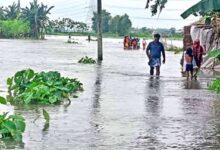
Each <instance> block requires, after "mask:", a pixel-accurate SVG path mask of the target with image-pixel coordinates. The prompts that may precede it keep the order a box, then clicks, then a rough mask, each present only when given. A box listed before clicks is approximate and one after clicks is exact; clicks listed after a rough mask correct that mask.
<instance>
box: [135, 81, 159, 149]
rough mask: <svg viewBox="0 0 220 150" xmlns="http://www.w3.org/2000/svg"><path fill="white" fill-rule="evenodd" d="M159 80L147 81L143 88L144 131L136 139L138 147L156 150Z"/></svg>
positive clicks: (157, 141)
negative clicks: (144, 146)
mask: <svg viewBox="0 0 220 150" xmlns="http://www.w3.org/2000/svg"><path fill="white" fill-rule="evenodd" d="M160 82H161V81H160V79H159V78H153V77H151V78H150V79H148V80H147V83H146V88H145V110H146V113H145V114H146V115H145V129H144V130H143V131H142V133H140V137H138V147H142V146H143V145H146V146H147V147H148V148H149V149H156V147H157V146H158V145H159V139H158V135H159V134H160V112H161V101H162V99H161V97H160V95H161V93H160V92H161V90H160V88H161V87H160V86H161V85H160Z"/></svg>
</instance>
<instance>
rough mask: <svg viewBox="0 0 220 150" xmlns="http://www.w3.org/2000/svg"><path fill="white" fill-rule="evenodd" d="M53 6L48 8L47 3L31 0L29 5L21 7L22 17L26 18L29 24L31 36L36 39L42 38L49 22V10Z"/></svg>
mask: <svg viewBox="0 0 220 150" xmlns="http://www.w3.org/2000/svg"><path fill="white" fill-rule="evenodd" d="M53 8H54V6H51V7H49V8H48V6H47V5H44V4H43V3H41V5H40V4H38V1H37V0H33V2H31V3H30V7H26V8H22V14H21V16H22V18H23V19H25V20H28V21H29V22H30V25H31V32H30V34H31V36H32V37H35V38H37V39H39V38H41V39H43V38H44V34H45V31H46V27H47V25H48V24H49V17H48V16H47V15H48V14H50V10H51V9H53Z"/></svg>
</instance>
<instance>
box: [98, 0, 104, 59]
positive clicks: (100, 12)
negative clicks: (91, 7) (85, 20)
mask: <svg viewBox="0 0 220 150" xmlns="http://www.w3.org/2000/svg"><path fill="white" fill-rule="evenodd" d="M97 3H98V5H97V8H98V9H97V28H98V30H97V31H98V60H99V61H102V60H103V53H102V0H97Z"/></svg>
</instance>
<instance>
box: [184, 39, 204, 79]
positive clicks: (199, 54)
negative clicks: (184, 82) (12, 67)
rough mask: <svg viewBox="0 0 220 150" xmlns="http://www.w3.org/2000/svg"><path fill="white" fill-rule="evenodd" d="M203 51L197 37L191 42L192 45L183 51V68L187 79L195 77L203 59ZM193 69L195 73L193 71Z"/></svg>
mask: <svg viewBox="0 0 220 150" xmlns="http://www.w3.org/2000/svg"><path fill="white" fill-rule="evenodd" d="M204 54H205V51H204V49H203V47H202V46H201V45H200V41H199V40H198V39H197V40H195V41H194V42H193V45H192V46H189V47H188V48H187V50H186V52H185V56H184V57H185V62H186V63H185V68H186V70H185V71H186V77H187V79H189V78H190V77H191V79H193V78H195V80H196V79H197V74H198V72H199V69H200V68H201V64H202V61H203V55H204ZM194 70H195V73H194Z"/></svg>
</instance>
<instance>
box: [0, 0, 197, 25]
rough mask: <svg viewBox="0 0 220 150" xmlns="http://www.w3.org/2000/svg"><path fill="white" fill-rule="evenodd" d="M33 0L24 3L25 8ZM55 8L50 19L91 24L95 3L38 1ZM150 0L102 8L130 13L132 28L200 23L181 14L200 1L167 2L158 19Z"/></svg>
mask: <svg viewBox="0 0 220 150" xmlns="http://www.w3.org/2000/svg"><path fill="white" fill-rule="evenodd" d="M14 1H17V0H0V6H2V5H3V6H7V5H10V4H12V3H13V2H14ZM30 1H32V0H21V4H22V7H24V6H26V5H28V4H29V2H30ZM39 1H40V2H43V3H44V4H47V5H49V6H51V5H53V6H55V8H54V9H53V10H52V11H51V13H52V15H51V18H53V19H54V18H59V17H61V18H62V17H70V18H72V19H74V20H77V21H83V22H88V18H89V17H88V16H90V15H91V11H92V6H91V5H93V7H94V5H96V0H39ZM146 1H147V0H103V9H106V10H107V11H109V12H110V13H111V14H112V16H114V15H118V14H119V15H123V14H125V13H127V14H128V15H129V16H130V17H131V20H132V22H133V27H144V26H146V27H149V28H170V27H175V28H177V29H181V28H182V27H183V26H184V25H188V24H190V23H191V22H194V21H196V20H198V19H199V18H198V17H197V18H195V17H193V16H191V17H189V18H188V19H186V20H183V19H182V18H181V17H180V14H181V13H182V12H183V11H184V10H185V9H187V8H189V7H190V6H192V5H193V4H195V3H197V2H198V1H199V0H168V3H167V5H166V8H165V9H164V10H163V12H162V13H161V14H160V16H159V18H158V16H154V17H152V16H151V13H150V11H149V10H145V9H144V7H145V5H146Z"/></svg>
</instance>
